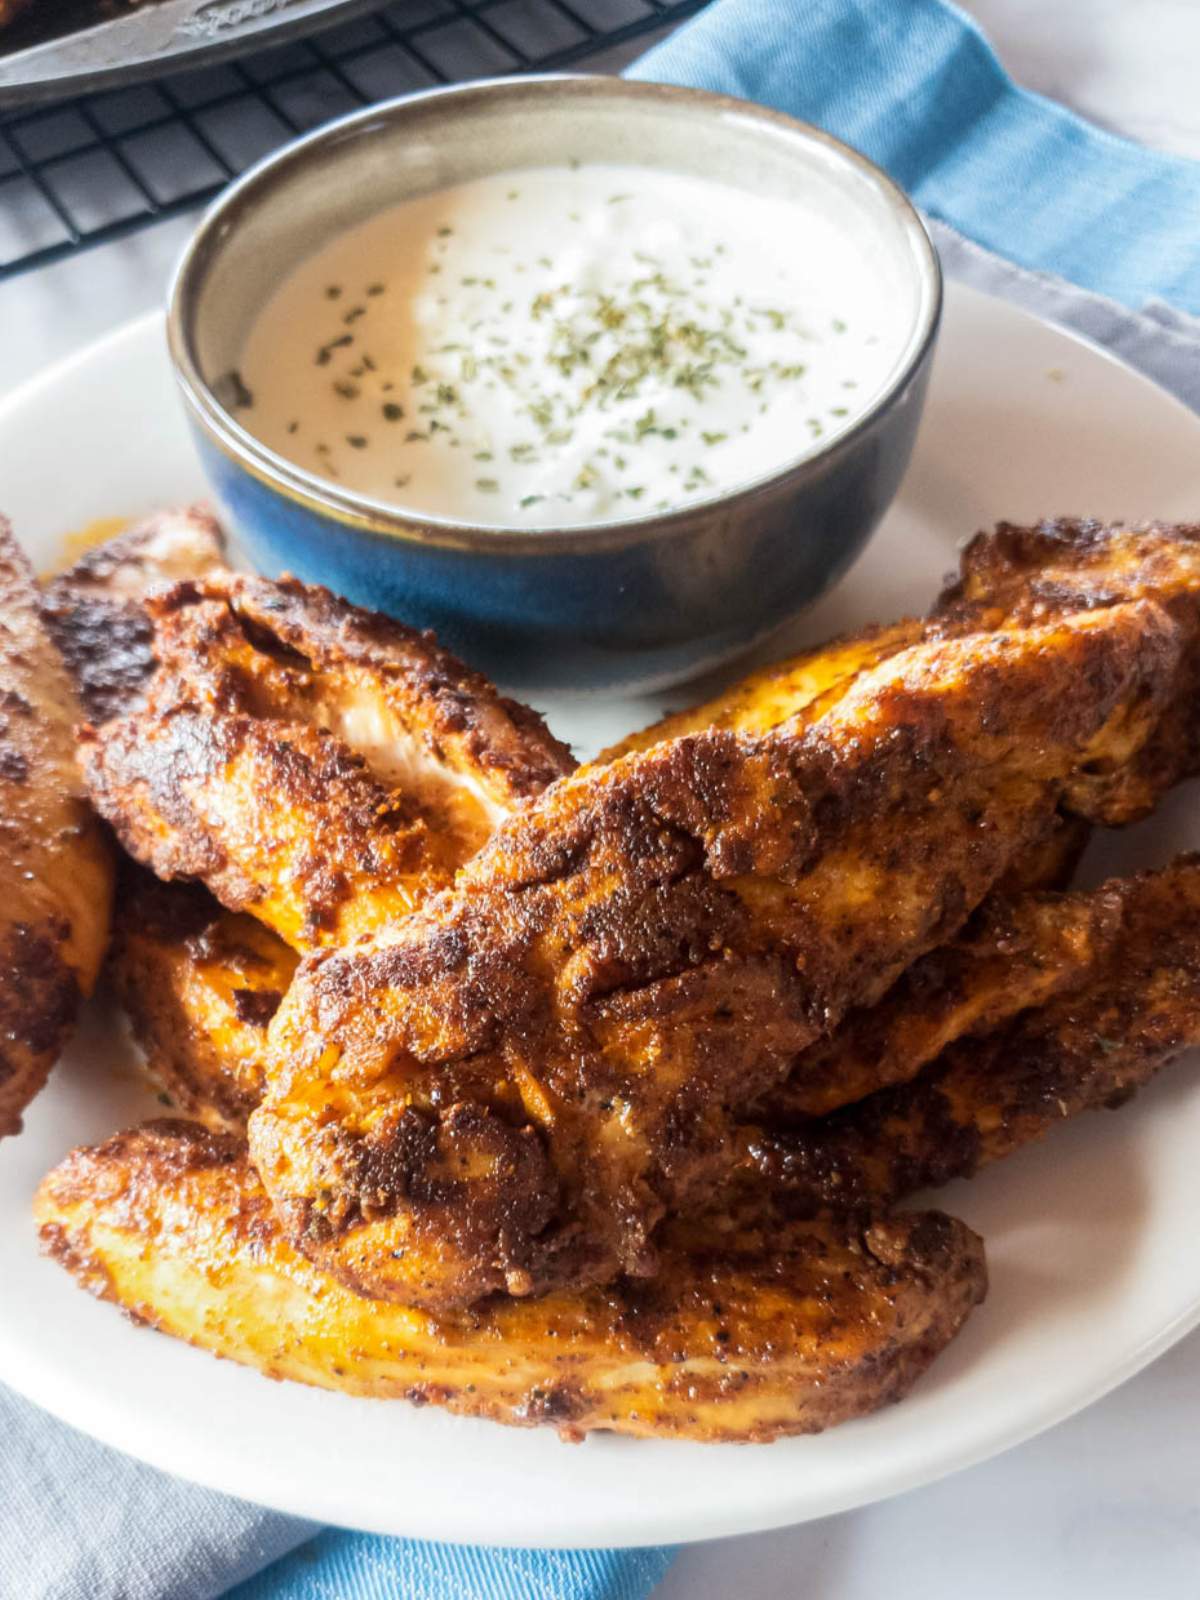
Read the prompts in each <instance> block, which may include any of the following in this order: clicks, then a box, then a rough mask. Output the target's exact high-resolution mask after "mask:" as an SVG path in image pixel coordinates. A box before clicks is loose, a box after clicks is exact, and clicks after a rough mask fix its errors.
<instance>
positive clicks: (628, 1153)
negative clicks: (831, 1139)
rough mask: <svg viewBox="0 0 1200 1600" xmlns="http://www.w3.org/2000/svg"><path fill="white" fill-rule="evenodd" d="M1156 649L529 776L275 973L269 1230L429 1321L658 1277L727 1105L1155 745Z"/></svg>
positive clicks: (761, 1082)
mask: <svg viewBox="0 0 1200 1600" xmlns="http://www.w3.org/2000/svg"><path fill="white" fill-rule="evenodd" d="M1180 649H1181V640H1180V629H1179V628H1178V626H1177V625H1175V624H1174V623H1172V622H1171V620H1170V619H1169V618H1167V617H1166V616H1165V615H1164V614H1163V612H1162V611H1161V610H1160V609H1159V608H1158V607H1156V606H1155V605H1153V604H1152V603H1148V602H1141V603H1138V604H1134V605H1126V606H1119V607H1113V608H1110V609H1107V610H1104V611H1098V612H1096V613H1094V614H1089V613H1082V614H1079V615H1071V616H1068V617H1065V618H1063V619H1061V620H1060V621H1058V622H1055V623H1053V624H1050V625H1047V626H1045V627H1042V628H1035V629H1027V630H1026V629H1012V630H1003V631H1000V632H997V633H994V634H983V635H975V636H969V637H965V638H962V639H950V640H945V641H942V640H935V641H934V642H931V643H930V644H928V645H922V646H917V647H913V648H910V649H908V650H905V651H902V652H900V653H899V654H897V655H896V656H894V657H892V658H890V659H889V660H888V661H887V662H885V663H884V664H883V665H881V666H879V667H877V668H874V669H872V670H871V671H869V672H867V673H864V674H862V675H860V676H859V677H858V678H857V679H856V680H855V682H854V683H853V685H852V687H851V688H850V690H849V691H848V692H847V693H846V694H845V695H844V696H843V697H842V698H840V699H839V700H838V701H837V702H836V704H835V705H834V706H833V707H832V709H831V710H829V711H828V712H827V713H826V714H825V715H824V716H823V717H820V718H818V720H817V721H816V722H814V723H812V724H810V725H808V726H806V727H804V728H802V729H801V730H800V731H799V732H798V733H796V734H792V733H791V732H790V730H789V727H788V725H786V724H785V725H784V726H783V727H782V728H780V729H777V730H775V731H774V732H772V733H769V734H767V735H764V736H763V737H761V738H758V739H753V738H748V737H746V736H745V735H737V734H730V733H727V732H724V731H720V730H717V731H713V732H710V733H707V734H697V735H688V736H684V737H682V738H679V739H676V740H672V741H668V742H666V743H663V744H659V745H657V746H655V747H654V748H652V749H651V750H648V751H644V752H634V753H631V754H630V755H628V756H625V757H622V758H621V759H619V760H617V761H615V762H611V763H609V764H606V765H599V766H595V767H592V768H589V769H584V770H583V771H582V772H580V773H578V774H576V775H575V776H574V777H571V778H567V779H564V780H562V781H561V782H559V783H557V784H555V785H553V786H552V787H551V789H549V790H548V791H547V793H546V794H545V795H543V796H542V797H541V799H540V800H537V801H534V802H533V803H532V804H531V805H529V806H527V807H526V808H525V809H524V810H523V811H522V812H521V813H519V814H517V815H516V816H514V817H513V818H512V819H511V820H510V821H508V822H506V823H504V824H503V825H502V826H501V827H500V828H499V829H498V830H497V832H496V833H495V834H494V835H493V837H492V839H491V841H490V842H489V844H488V845H487V846H485V848H484V849H483V850H482V851H481V852H480V853H479V855H478V856H476V857H475V858H474V859H473V860H472V861H471V862H470V863H469V864H468V865H467V866H466V867H465V868H464V869H463V871H462V872H461V873H460V875H459V878H458V881H457V883H456V886H455V889H454V891H453V892H452V893H449V894H446V895H442V896H439V897H438V898H437V899H436V900H434V901H433V902H431V903H430V904H429V905H428V906H426V907H425V908H423V909H422V910H421V911H419V912H418V913H417V914H416V915H415V916H413V917H412V918H410V919H408V920H407V921H406V922H404V923H402V924H398V925H396V926H395V927H394V928H392V929H389V930H388V932H387V935H386V937H378V938H377V939H376V940H375V941H374V942H373V944H364V945H363V946H361V947H360V948H358V949H356V950H347V951H342V952H336V953H329V954H328V955H325V956H324V957H323V958H322V959H321V960H319V961H314V962H310V963H305V964H302V966H301V968H300V969H299V971H298V973H297V977H296V980H295V982H294V983H293V985H292V988H291V990H290V991H289V994H288V996H287V998H286V999H285V1002H284V1005H283V1006H282V1007H281V1008H280V1011H279V1012H278V1013H277V1015H276V1017H275V1019H274V1021H273V1023H272V1025H271V1030H270V1052H271V1068H270V1079H271V1087H270V1091H269V1093H268V1096H267V1099H266V1100H265V1101H264V1103H263V1105H262V1106H260V1108H259V1109H258V1110H257V1111H256V1112H255V1113H254V1115H253V1116H252V1117H251V1121H250V1143H251V1153H252V1157H253V1160H254V1162H255V1164H256V1166H257V1168H258V1170H259V1172H260V1174H261V1175H262V1178H263V1182H264V1184H265V1186H266V1188H267V1190H268V1192H269V1193H270V1194H271V1196H272V1199H273V1201H274V1203H275V1206H276V1210H277V1213H278V1215H279V1216H280V1219H281V1221H282V1222H283V1224H284V1227H285V1228H286V1230H287V1232H288V1234H289V1237H290V1238H292V1239H293V1240H294V1241H295V1242H296V1244H297V1245H298V1246H299V1248H301V1249H302V1250H303V1251H305V1253H307V1254H309V1255H310V1257H311V1258H312V1259H314V1260H316V1261H317V1262H319V1263H320V1264H321V1265H323V1266H325V1267H326V1268H327V1269H328V1270H330V1271H332V1272H334V1273H336V1274H337V1275H338V1276H340V1277H341V1278H342V1279H343V1281H345V1282H346V1283H347V1284H348V1285H349V1286H351V1287H352V1288H355V1289H356V1290H358V1291H359V1292H366V1293H370V1294H373V1295H377V1296H379V1297H382V1298H394V1299H397V1300H403V1301H405V1302H408V1303H411V1304H419V1305H423V1306H426V1307H428V1308H430V1309H433V1310H438V1311H442V1310H446V1309H448V1308H451V1307H454V1306H460V1305H464V1304H469V1303H470V1302H472V1301H474V1300H476V1299H478V1298H480V1297H481V1296H483V1295H486V1294H488V1293H490V1292H493V1291H495V1290H497V1289H507V1290H508V1291H509V1292H510V1293H516V1294H521V1293H529V1292H545V1291H547V1290H549V1289H551V1288H553V1287H555V1286H559V1285H565V1284H575V1285H578V1284H583V1283H588V1282H601V1281H605V1280H606V1279H610V1278H612V1277H614V1276H615V1275H617V1274H619V1273H621V1272H625V1273H630V1274H634V1275H650V1274H652V1273H653V1272H654V1271H655V1270H657V1266H658V1257H657V1252H656V1247H655V1241H654V1238H653V1233H654V1229H655V1227H656V1226H657V1224H658V1222H659V1221H660V1220H661V1218H662V1217H663V1215H664V1214H666V1213H668V1212H670V1211H672V1210H677V1209H684V1208H686V1207H687V1206H689V1205H690V1204H692V1203H694V1199H695V1196H696V1195H697V1194H699V1193H702V1192H703V1190H704V1189H705V1187H706V1186H707V1185H708V1184H709V1183H711V1182H712V1181H713V1179H714V1176H715V1175H717V1174H719V1173H720V1172H721V1171H723V1170H724V1165H725V1163H726V1161H727V1159H728V1150H729V1139H730V1133H731V1110H732V1108H733V1107H734V1106H736V1105H740V1104H746V1103H748V1102H750V1101H752V1100H754V1099H755V1098H757V1097H759V1096H761V1095H762V1094H764V1093H765V1092H766V1091H767V1090H768V1089H769V1088H770V1087H772V1086H773V1085H774V1084H776V1083H778V1082H780V1081H781V1080H782V1079H783V1078H784V1077H785V1076H786V1075H787V1072H788V1071H789V1069H790V1067H791V1065H792V1063H793V1062H794V1061H795V1059H796V1057H797V1056H798V1055H799V1054H800V1052H801V1051H802V1050H803V1049H805V1048H806V1047H807V1046H808V1045H810V1044H812V1043H813V1042H814V1041H815V1040H816V1039H817V1038H819V1037H820V1036H822V1035H823V1034H824V1033H826V1032H828V1031H830V1030H831V1028H832V1027H834V1026H835V1025H836V1023H837V1022H838V1021H839V1020H840V1018H841V1016H842V1015H844V1014H845V1012H846V1011H847V1010H848V1009H849V1008H850V1007H851V1006H854V1005H864V1004H870V1003H872V1002H873V1001H874V1000H876V999H877V998H879V996H880V995H881V994H883V993H884V992H885V991H886V989H887V988H888V987H889V986H890V985H891V984H892V983H893V982H894V981H895V979H896V978H897V977H898V976H899V975H900V973H901V972H902V971H903V970H904V969H905V968H906V967H907V966H908V965H910V964H911V962H912V961H914V960H915V959H917V958H918V957H920V956H921V955H923V954H924V953H925V952H926V951H928V950H930V949H932V948H934V947H936V946H937V945H938V944H941V943H944V942H945V940H946V939H947V938H949V937H950V936H951V935H952V934H953V933H954V932H955V931H956V929H957V928H958V927H959V926H960V925H961V923H962V922H963V920H964V919H965V918H966V916H967V915H968V914H969V912H970V911H971V910H972V908H973V907H974V906H976V905H977V904H978V903H979V902H980V901H981V900H982V898H983V897H984V895H985V894H986V893H987V891H988V890H989V889H990V888H991V886H992V885H993V884H994V883H995V882H996V880H997V879H998V878H999V877H1000V876H1001V875H1002V874H1003V873H1004V872H1005V871H1006V870H1007V869H1008V868H1009V866H1010V865H1011V864H1012V862H1013V861H1014V860H1015V859H1016V858H1017V857H1018V855H1019V853H1020V852H1021V850H1022V849H1023V848H1024V847H1025V846H1026V845H1027V844H1028V843H1029V841H1030V840H1032V839H1036V838H1037V837H1039V836H1040V835H1041V834H1043V833H1044V832H1045V831H1047V830H1048V829H1049V828H1050V827H1051V826H1052V825H1053V822H1054V817H1055V812H1056V808H1057V806H1058V803H1059V800H1060V798H1061V795H1062V793H1063V791H1064V788H1065V787H1066V786H1067V785H1068V784H1069V783H1070V782H1071V781H1072V779H1073V778H1074V777H1075V775H1076V774H1077V773H1078V772H1080V770H1081V769H1082V768H1084V767H1085V766H1086V767H1089V768H1090V767H1093V766H1095V765H1097V764H1102V763H1104V762H1106V761H1108V759H1109V754H1110V750H1112V749H1113V748H1114V747H1115V748H1117V749H1119V751H1120V752H1121V753H1122V754H1124V753H1125V752H1127V751H1129V750H1136V749H1137V748H1138V746H1139V743H1140V742H1144V741H1145V740H1146V739H1147V738H1149V737H1150V735H1151V734H1152V732H1153V730H1154V729H1155V727H1156V726H1157V722H1158V720H1159V718H1160V717H1161V715H1162V713H1163V708H1164V704H1165V701H1166V697H1167V696H1168V694H1169V692H1170V690H1171V689H1172V688H1173V686H1174V684H1175V679H1176V671H1177V666H1178V660H1179V654H1180ZM881 910H883V912H884V914H882V915H881Z"/></svg>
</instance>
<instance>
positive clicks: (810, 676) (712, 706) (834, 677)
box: [598, 618, 924, 762]
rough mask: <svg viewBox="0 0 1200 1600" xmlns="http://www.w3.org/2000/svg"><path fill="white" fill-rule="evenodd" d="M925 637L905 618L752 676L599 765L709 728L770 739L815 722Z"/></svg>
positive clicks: (633, 737)
mask: <svg viewBox="0 0 1200 1600" xmlns="http://www.w3.org/2000/svg"><path fill="white" fill-rule="evenodd" d="M923 634H924V624H923V623H921V622H919V621H915V620H913V619H911V618H909V619H908V620H906V621H903V622H896V623H893V624H891V625H890V626H888V627H877V628H867V629H864V630H863V631H862V632H861V633H856V634H851V635H849V636H847V637H846V638H842V639H834V640H833V641H831V642H830V643H828V644H823V645H818V646H817V647H816V648H815V649H813V650H805V651H803V652H802V653H801V654H800V655H796V656H791V657H789V658H788V659H787V660H786V661H777V662H775V663H773V664H772V665H771V666H769V667H763V668H761V669H760V670H759V671H757V672H752V673H751V674H750V675H749V676H748V677H745V678H742V679H741V680H740V681H739V682H737V683H735V684H733V685H732V687H730V688H728V689H723V690H722V691H721V693H720V694H718V695H715V696H714V697H713V698H712V699H711V700H703V701H701V702H700V704H699V705H695V706H689V707H688V708H687V710H686V711H677V712H675V713H674V714H673V715H671V716H669V717H663V718H662V720H661V721H659V722H655V723H652V724H651V725H650V727H648V728H643V729H642V730H641V731H640V732H638V733H631V734H629V735H628V736H627V737H626V738H624V739H622V740H621V741H620V743H618V744H614V745H610V746H609V748H608V749H607V750H605V751H604V752H603V753H602V754H601V755H600V757H599V758H598V759H599V760H600V761H602V762H603V761H616V760H617V759H618V758H619V757H621V756H624V755H628V754H629V753H630V751H632V750H651V749H653V748H654V746H655V745H656V744H663V743H664V742H665V741H666V740H668V739H678V738H680V737H681V736H682V735H683V734H685V733H704V732H705V731H706V730H707V729H709V728H724V729H727V730H728V731H729V732H730V733H769V732H770V730H771V729H772V728H778V727H779V725H780V724H781V723H784V722H788V721H790V720H791V719H792V718H794V717H798V716H800V715H801V714H802V713H807V720H809V721H814V720H815V718H816V717H817V716H818V715H819V714H820V712H821V711H822V710H824V709H827V707H828V706H829V705H830V704H832V702H833V701H834V700H835V699H837V698H838V696H839V695H840V694H842V693H844V692H845V690H846V689H848V688H849V686H850V685H851V683H853V682H854V680H855V678H857V677H858V676H859V675H860V674H861V673H863V672H868V671H870V669H871V668H872V667H877V666H879V665H880V663H881V662H883V661H886V660H887V659H888V658H889V657H890V656H894V655H896V654H898V652H899V651H901V650H906V649H908V647H909V646H910V645H914V644H919V643H920V641H921V639H922V637H923Z"/></svg>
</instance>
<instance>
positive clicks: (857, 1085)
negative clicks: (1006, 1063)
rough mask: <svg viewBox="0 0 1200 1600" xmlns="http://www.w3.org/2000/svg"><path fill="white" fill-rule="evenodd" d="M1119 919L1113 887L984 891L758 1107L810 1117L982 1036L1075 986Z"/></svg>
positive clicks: (911, 1074) (770, 1113)
mask: <svg viewBox="0 0 1200 1600" xmlns="http://www.w3.org/2000/svg"><path fill="white" fill-rule="evenodd" d="M1119 924H1120V904H1119V900H1118V897H1117V896H1115V895H1112V894H1086V893H1076V894H1051V893H1033V894H1028V895H1022V896H1018V897H1017V898H1012V897H1009V896H1007V895H1003V894H992V895H990V896H989V897H988V899H987V900H985V901H984V903H983V905H982V906H981V907H980V908H979V910H978V912H976V914H975V916H974V917H972V919H971V921H970V922H968V923H967V924H966V926H965V927H964V928H963V929H962V931H961V932H960V933H958V934H956V935H955V937H954V938H952V939H950V940H948V941H947V942H946V943H945V944H944V945H941V946H939V948H938V949H936V950H931V951H930V952H929V954H928V955H926V956H922V957H921V959H920V960H919V961H916V962H914V963H913V965H912V966H911V967H909V969H908V971H907V972H905V973H904V974H903V976H902V977H901V978H900V979H899V980H898V982H897V983H895V984H894V985H893V987H892V988H891V989H889V991H888V992H887V994H886V995H885V996H884V997H883V999H882V1000H880V1001H879V1002H878V1003H877V1004H876V1005H874V1006H868V1007H863V1008H861V1009H859V1010H857V1011H852V1012H851V1013H850V1014H849V1016H847V1017H846V1018H845V1020H844V1021H843V1023H842V1025H841V1027H840V1028H838V1030H837V1032H836V1033H835V1034H834V1035H833V1037H832V1038H830V1039H826V1040H822V1041H821V1043H819V1044H816V1045H813V1046H812V1047H811V1048H810V1049H809V1050H806V1051H805V1052H804V1054H803V1055H802V1056H801V1057H800V1059H799V1060H798V1061H797V1062H796V1064H795V1065H794V1066H793V1068H792V1070H791V1072H790V1074H789V1075H788V1078H787V1080H786V1081H785V1082H784V1083H782V1084H781V1085H780V1086H779V1087H778V1088H777V1089H774V1090H773V1091H772V1092H771V1093H770V1094H769V1095H768V1096H767V1098H766V1100H765V1101H764V1103H763V1105H762V1107H761V1108H759V1112H760V1114H761V1115H762V1116H763V1117H764V1118H765V1119H767V1120H772V1119H774V1120H783V1121H787V1120H789V1119H791V1118H801V1119H803V1118H808V1117H817V1116H821V1115H822V1114H824V1113H825V1112H829V1111H835V1110H836V1109H837V1108H838V1107H839V1106H844V1105H849V1104H850V1103H851V1102H852V1101H855V1100H862V1099H864V1098H865V1097H866V1096H867V1095H869V1094H873V1093H874V1092H875V1091H876V1090H878V1089H883V1088H886V1087H887V1086H888V1085H889V1084H893V1083H905V1082H907V1081H908V1080H909V1079H910V1078H915V1077H916V1075H917V1073H918V1072H919V1071H920V1070H921V1068H922V1067H924V1066H925V1065H926V1064H927V1063H928V1062H930V1061H932V1060H934V1059H935V1058H936V1057H937V1056H939V1055H940V1054H941V1053H942V1051H943V1050H944V1049H945V1048H946V1047H947V1045H949V1044H950V1043H952V1042H953V1041H954V1040H955V1039H960V1038H963V1037H972V1036H978V1035H980V1034H985V1033H991V1032H993V1031H994V1030H995V1029H996V1028H998V1027H999V1026H1000V1025H1001V1024H1002V1023H1004V1022H1006V1021H1007V1020H1008V1019H1009V1018H1010V1017H1013V1016H1015V1015H1017V1013H1019V1012H1021V1011H1027V1010H1029V1009H1030V1008H1031V1007H1033V1006H1039V1005H1043V1004H1044V1003H1045V1002H1046V1001H1047V1000H1049V999H1050V998H1051V997H1052V996H1054V995H1056V994H1061V993H1063V992H1064V991H1069V990H1071V989H1073V988H1076V987H1078V985H1079V984H1081V983H1083V982H1084V981H1085V980H1086V979H1087V978H1088V977H1090V976H1091V974H1092V973H1093V971H1094V970H1095V966H1096V962H1097V960H1098V959H1099V956H1100V954H1101V953H1102V952H1104V951H1107V949H1108V948H1109V945H1110V943H1111V940H1112V936H1113V934H1114V932H1115V930H1116V929H1117V927H1118V926H1119Z"/></svg>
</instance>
